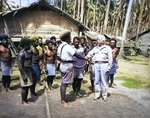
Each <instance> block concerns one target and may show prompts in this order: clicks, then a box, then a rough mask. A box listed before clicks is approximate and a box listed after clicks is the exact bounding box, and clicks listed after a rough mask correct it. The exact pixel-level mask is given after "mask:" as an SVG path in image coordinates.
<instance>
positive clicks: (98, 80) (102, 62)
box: [85, 35, 112, 101]
mask: <svg viewBox="0 0 150 118" xmlns="http://www.w3.org/2000/svg"><path fill="white" fill-rule="evenodd" d="M97 42H98V46H96V47H94V48H93V49H92V50H91V51H90V52H89V53H88V55H87V56H86V57H85V58H86V59H89V58H92V59H93V61H94V67H95V82H94V85H95V97H94V100H97V99H99V98H100V92H102V99H103V100H104V101H107V89H108V79H107V78H108V72H109V71H110V69H111V64H112V49H111V48H110V47H109V46H106V45H105V37H104V36H102V35H99V36H98V38H97Z"/></svg>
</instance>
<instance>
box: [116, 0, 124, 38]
mask: <svg viewBox="0 0 150 118" xmlns="http://www.w3.org/2000/svg"><path fill="white" fill-rule="evenodd" d="M123 5H124V2H123V1H122V0H121V4H120V5H119V9H118V12H117V20H116V23H115V28H114V31H115V37H116V36H117V28H118V21H119V16H120V11H121V8H122V7H123Z"/></svg>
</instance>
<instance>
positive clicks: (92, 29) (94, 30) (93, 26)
mask: <svg viewBox="0 0 150 118" xmlns="http://www.w3.org/2000/svg"><path fill="white" fill-rule="evenodd" d="M95 9H96V5H94V17H93V28H92V30H93V31H95V30H94V24H95Z"/></svg>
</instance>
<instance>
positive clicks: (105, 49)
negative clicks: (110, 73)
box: [87, 45, 112, 69]
mask: <svg viewBox="0 0 150 118" xmlns="http://www.w3.org/2000/svg"><path fill="white" fill-rule="evenodd" d="M87 57H88V58H92V61H101V62H103V61H108V65H109V69H110V68H111V64H112V49H111V48H110V47H109V46H106V45H103V46H101V47H99V46H96V47H94V48H93V49H92V50H91V51H90V52H89V53H88V55H87Z"/></svg>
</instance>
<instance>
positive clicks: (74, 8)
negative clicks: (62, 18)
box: [73, 0, 77, 19]
mask: <svg viewBox="0 0 150 118" xmlns="http://www.w3.org/2000/svg"><path fill="white" fill-rule="evenodd" d="M74 2H75V3H74V6H73V18H74V19H75V17H76V4H77V0H75V1H74Z"/></svg>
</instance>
